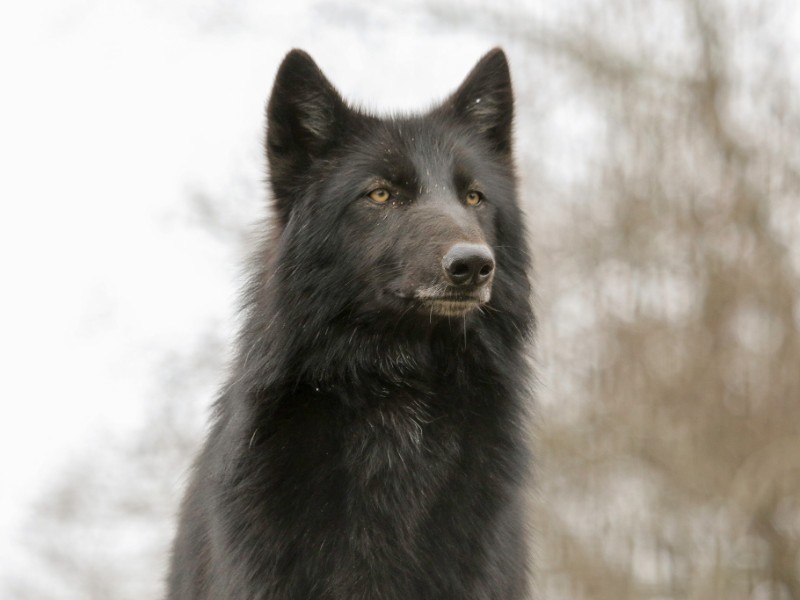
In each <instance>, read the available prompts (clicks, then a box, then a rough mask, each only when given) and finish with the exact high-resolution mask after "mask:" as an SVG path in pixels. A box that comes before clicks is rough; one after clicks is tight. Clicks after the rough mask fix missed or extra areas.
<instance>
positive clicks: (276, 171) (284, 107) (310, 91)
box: [266, 50, 350, 222]
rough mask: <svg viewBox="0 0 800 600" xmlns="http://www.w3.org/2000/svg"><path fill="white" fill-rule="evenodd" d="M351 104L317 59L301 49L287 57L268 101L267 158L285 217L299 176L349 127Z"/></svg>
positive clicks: (279, 208)
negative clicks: (326, 74)
mask: <svg viewBox="0 0 800 600" xmlns="http://www.w3.org/2000/svg"><path fill="white" fill-rule="evenodd" d="M349 115H350V110H349V109H348V108H347V106H346V105H345V103H344V101H343V100H342V98H341V96H339V93H338V92H337V91H336V89H334V87H333V85H331V83H330V82H329V81H328V80H327V79H326V78H325V75H323V74H322V71H320V70H319V67H317V65H316V63H315V62H314V60H313V59H312V58H311V57H310V56H309V55H308V54H306V53H305V52H303V51H302V50H292V51H291V52H289V54H287V55H286V58H284V59H283V62H282V63H281V66H280V68H279V69H278V74H277V75H276V77H275V84H274V85H273V87H272V94H271V96H270V100H269V104H268V106H267V140H266V146H267V147H266V150H267V161H268V163H269V172H270V180H271V182H272V189H273V192H274V195H275V203H276V208H277V209H278V213H279V217H281V219H282V221H283V222H285V220H286V219H287V218H288V208H289V207H288V203H289V202H290V197H291V196H292V195H293V194H292V191H293V188H294V186H295V185H296V183H297V181H298V178H300V177H302V176H303V175H304V174H305V172H306V171H307V169H308V167H309V166H310V165H311V163H312V161H313V160H314V159H316V158H319V157H321V156H323V155H324V154H325V153H326V152H327V151H328V150H329V149H330V148H331V146H332V145H333V144H334V143H335V141H336V140H337V139H339V137H340V133H341V131H343V130H344V128H345V127H346V122H347V120H348V118H349Z"/></svg>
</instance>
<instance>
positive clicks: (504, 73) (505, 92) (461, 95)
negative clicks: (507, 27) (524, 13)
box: [440, 48, 514, 154]
mask: <svg viewBox="0 0 800 600" xmlns="http://www.w3.org/2000/svg"><path fill="white" fill-rule="evenodd" d="M440 110H444V111H445V112H446V113H449V114H450V115H452V116H454V117H456V118H457V119H459V120H461V121H463V122H465V123H466V124H468V125H469V126H472V127H474V128H475V129H477V130H478V131H479V132H480V133H481V134H483V135H484V136H485V137H486V139H488V140H489V142H490V143H491V145H492V147H493V148H494V149H495V150H497V151H499V152H501V153H503V154H509V153H510V152H511V125H512V121H513V119H514V94H513V92H512V91H511V74H510V73H509V70H508V61H507V60H506V55H505V53H504V52H503V51H502V50H501V49H500V48H495V49H494V50H491V51H490V52H489V53H487V54H486V55H485V56H484V57H483V58H481V59H480V60H479V61H478V64H477V65H475V67H474V68H473V69H472V71H471V72H470V74H469V75H467V78H466V79H465V80H464V83H462V84H461V86H460V87H459V88H458V90H456V92H455V93H454V94H453V95H452V96H450V98H449V99H448V100H447V101H446V102H445V103H444V105H443V106H442V107H441V109H440Z"/></svg>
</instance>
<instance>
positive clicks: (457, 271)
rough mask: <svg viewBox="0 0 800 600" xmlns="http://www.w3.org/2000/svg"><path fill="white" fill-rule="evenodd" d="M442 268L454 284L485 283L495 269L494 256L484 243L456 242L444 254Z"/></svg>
mask: <svg viewBox="0 0 800 600" xmlns="http://www.w3.org/2000/svg"><path fill="white" fill-rule="evenodd" d="M442 268H444V272H445V275H447V279H448V280H449V281H450V283H452V284H453V285H474V286H478V285H483V284H485V283H486V282H487V281H489V279H490V278H491V276H492V271H494V256H493V255H492V251H491V250H490V249H489V246H486V245H484V244H455V245H454V246H453V247H452V248H450V250H448V252H447V254H445V255H444V258H443V259H442Z"/></svg>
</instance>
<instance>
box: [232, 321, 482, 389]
mask: <svg viewBox="0 0 800 600" xmlns="http://www.w3.org/2000/svg"><path fill="white" fill-rule="evenodd" d="M259 313H260V311H256V312H255V314H254V315H253V317H255V318H254V321H253V325H254V327H252V328H249V329H248V328H247V327H246V328H245V332H244V336H243V337H244V340H243V341H244V344H243V348H244V352H243V355H242V356H241V357H240V359H239V360H240V364H241V366H242V367H243V368H244V372H245V373H246V381H244V382H243V383H245V385H246V386H247V388H249V389H254V388H256V389H259V390H261V391H267V390H268V389H273V390H280V389H291V388H295V387H297V386H298V385H308V386H311V387H312V388H319V389H324V390H329V391H334V390H336V391H340V392H342V393H346V394H347V395H348V396H349V397H351V398H354V397H361V396H363V397H376V396H381V395H383V394H386V393H388V392H389V391H391V390H397V389H401V390H402V389H405V390H409V389H412V390H413V389H416V390H419V391H425V390H428V389H430V387H431V386H433V385H435V384H436V382H440V381H443V380H445V379H448V378H451V377H455V378H458V379H459V380H461V381H463V382H465V383H466V382H467V381H468V380H469V378H470V377H475V376H477V375H478V371H480V372H482V373H483V376H485V374H486V371H487V370H491V366H492V365H491V364H490V363H491V362H493V361H492V360H491V359H490V357H489V356H488V355H489V354H490V353H488V352H487V351H486V348H485V338H486V335H487V333H488V332H487V331H482V332H481V335H478V332H477V331H476V329H478V328H481V327H482V325H483V324H482V323H480V322H479V316H478V315H475V316H474V317H472V318H469V317H468V319H467V320H466V321H460V320H458V321H455V320H454V321H452V322H450V321H446V320H442V321H440V322H438V323H434V324H429V323H426V324H424V326H422V324H419V325H414V324H405V325H404V324H399V325H397V324H395V323H393V324H392V326H391V327H388V326H386V325H382V324H379V323H376V322H363V321H359V322H354V321H349V320H342V319H338V320H337V319H329V320H323V319H322V318H321V316H320V315H316V316H314V315H305V316H304V317H303V318H302V319H298V318H297V317H298V316H299V315H297V314H296V313H292V311H283V310H281V311H279V312H278V315H277V317H276V319H275V320H273V321H272V322H271V323H270V324H269V326H268V327H266V328H264V327H263V326H262V327H261V328H257V327H256V323H258V322H259V320H258V318H257V317H258V314H259ZM315 317H316V318H315ZM484 329H485V328H484ZM489 335H491V333H489ZM454 349H455V350H454ZM469 364H472V365H475V364H481V365H482V368H481V369H479V370H476V369H469V368H467V365H469ZM278 373H280V374H282V377H281V379H277V378H276V376H275V374H278Z"/></svg>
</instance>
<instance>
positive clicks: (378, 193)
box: [369, 188, 392, 204]
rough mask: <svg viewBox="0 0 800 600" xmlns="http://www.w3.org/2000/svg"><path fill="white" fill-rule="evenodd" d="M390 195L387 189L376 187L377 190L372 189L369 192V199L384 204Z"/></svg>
mask: <svg viewBox="0 0 800 600" xmlns="http://www.w3.org/2000/svg"><path fill="white" fill-rule="evenodd" d="M391 197H392V195H391V194H390V193H389V191H388V190H385V189H383V188H378V189H377V190H372V191H371V192H370V193H369V199H370V200H372V201H373V202H375V203H376V204H385V203H386V202H388V201H389V198H391Z"/></svg>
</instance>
